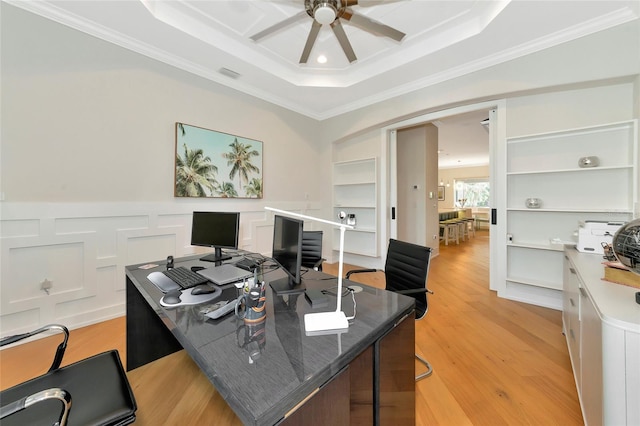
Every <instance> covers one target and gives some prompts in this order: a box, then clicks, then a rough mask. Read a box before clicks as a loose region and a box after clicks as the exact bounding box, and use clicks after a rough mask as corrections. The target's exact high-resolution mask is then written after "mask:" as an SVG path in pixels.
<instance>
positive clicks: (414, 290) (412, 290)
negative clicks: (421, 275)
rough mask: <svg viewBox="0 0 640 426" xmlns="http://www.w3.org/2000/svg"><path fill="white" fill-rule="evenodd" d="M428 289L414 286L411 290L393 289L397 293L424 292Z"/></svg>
mask: <svg viewBox="0 0 640 426" xmlns="http://www.w3.org/2000/svg"><path fill="white" fill-rule="evenodd" d="M427 291H428V290H427V289H426V288H414V289H411V290H395V293H398V294H405V295H406V294H418V293H426V292H427Z"/></svg>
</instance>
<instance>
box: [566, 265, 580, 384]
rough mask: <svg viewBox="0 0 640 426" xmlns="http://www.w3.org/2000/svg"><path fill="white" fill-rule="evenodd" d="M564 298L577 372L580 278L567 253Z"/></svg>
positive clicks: (567, 336)
mask: <svg viewBox="0 0 640 426" xmlns="http://www.w3.org/2000/svg"><path fill="white" fill-rule="evenodd" d="M562 300H563V303H562V325H563V331H564V335H565V336H566V338H567V346H568V347H569V357H570V358H571V363H572V365H573V366H574V373H575V372H576V371H578V372H579V371H580V340H579V339H580V309H579V306H580V279H579V278H578V273H577V272H576V270H575V268H574V267H573V265H572V264H571V262H570V261H569V258H568V257H567V255H565V262H564V278H563V290H562ZM575 379H576V384H577V385H578V388H580V382H581V379H582V378H581V376H580V374H575Z"/></svg>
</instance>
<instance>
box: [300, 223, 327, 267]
mask: <svg viewBox="0 0 640 426" xmlns="http://www.w3.org/2000/svg"><path fill="white" fill-rule="evenodd" d="M324 261H325V259H323V258H322V231H302V266H306V267H307V268H312V269H315V270H316V271H322V262H324Z"/></svg>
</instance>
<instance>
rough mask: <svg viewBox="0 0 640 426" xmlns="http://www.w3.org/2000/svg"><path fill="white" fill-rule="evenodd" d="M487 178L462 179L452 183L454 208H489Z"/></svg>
mask: <svg viewBox="0 0 640 426" xmlns="http://www.w3.org/2000/svg"><path fill="white" fill-rule="evenodd" d="M489 194H490V190H489V178H488V177H481V178H464V179H456V180H455V181H454V192H453V200H454V205H455V206H456V207H460V208H463V207H489Z"/></svg>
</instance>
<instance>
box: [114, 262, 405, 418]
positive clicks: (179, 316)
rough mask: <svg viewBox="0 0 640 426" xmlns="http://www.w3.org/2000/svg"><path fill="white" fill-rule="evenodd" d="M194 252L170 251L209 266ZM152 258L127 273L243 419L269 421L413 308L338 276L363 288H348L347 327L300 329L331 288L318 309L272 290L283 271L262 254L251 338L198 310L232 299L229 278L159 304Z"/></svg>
mask: <svg viewBox="0 0 640 426" xmlns="http://www.w3.org/2000/svg"><path fill="white" fill-rule="evenodd" d="M200 257H201V256H189V257H185V258H180V259H176V261H175V265H176V266H185V267H187V268H189V267H191V266H206V267H211V266H213V264H212V263H209V262H202V261H200V260H199V258H200ZM154 263H157V264H159V265H160V266H159V267H157V268H153V269H140V268H139V266H141V265H142V264H139V265H131V266H128V267H126V275H127V277H128V278H129V279H130V280H131V282H132V283H133V285H135V287H136V288H137V290H138V291H139V292H140V294H141V295H142V297H144V299H145V300H146V302H147V303H148V304H149V305H150V307H151V308H152V309H153V310H155V312H156V313H157V314H158V315H159V317H160V318H161V319H162V321H163V322H164V324H165V325H166V326H167V328H169V330H170V331H171V333H172V334H173V335H174V336H175V337H176V339H177V340H178V341H179V342H180V344H181V345H182V347H183V348H185V349H186V350H187V352H188V353H189V355H190V356H191V357H192V358H193V359H194V361H195V362H196V363H197V364H198V365H199V366H200V368H201V369H202V371H203V372H204V373H205V374H206V375H207V377H208V378H209V380H210V381H211V382H212V383H213V384H214V385H215V387H216V389H217V390H218V392H219V393H220V394H221V395H222V396H223V398H224V399H225V400H226V401H227V403H228V404H229V405H230V406H231V408H232V409H233V410H234V411H235V412H236V414H237V415H238V417H240V419H241V420H242V421H243V422H244V423H245V424H274V423H276V422H277V421H278V420H279V419H281V418H282V417H283V416H284V414H286V413H287V412H288V411H290V410H291V409H292V408H293V407H295V406H296V405H297V404H298V403H299V402H301V401H302V400H304V398H305V397H307V396H308V395H309V394H311V393H312V392H313V391H314V390H315V389H316V388H318V387H320V386H321V385H322V384H323V383H325V382H326V381H328V380H329V379H330V378H331V377H333V376H334V375H336V374H337V373H338V372H339V371H340V370H341V369H343V368H344V367H345V366H346V365H348V364H349V363H350V362H351V361H352V360H353V359H354V358H355V357H356V356H357V355H358V354H359V353H360V352H362V351H363V350H364V349H366V348H367V347H369V346H370V345H372V344H373V343H374V342H375V341H376V340H377V339H379V338H381V337H382V336H383V335H385V334H386V333H387V331H389V330H391V329H392V328H393V327H394V325H395V324H397V323H398V322H399V321H400V320H401V319H403V318H404V317H405V316H406V315H407V314H409V313H410V312H412V311H413V309H414V299H412V298H410V297H406V296H402V295H398V294H395V293H392V292H388V291H385V290H379V289H375V288H372V287H368V286H365V285H362V284H359V283H350V282H349V281H346V280H345V281H344V282H343V285H348V284H354V285H358V286H360V287H362V288H363V289H364V290H363V291H362V292H360V293H356V294H355V299H356V304H357V312H356V317H355V319H354V320H351V321H350V325H349V328H348V330H345V331H344V332H341V333H337V332H334V333H328V334H326V335H319V336H306V335H305V330H304V314H305V313H307V312H324V311H334V310H335V308H336V298H335V296H329V300H330V301H329V306H328V307H326V308H320V309H318V308H316V309H312V308H311V306H310V305H309V303H308V302H307V300H306V299H305V297H304V294H303V293H302V294H299V295H290V296H283V297H277V296H274V294H273V293H272V291H271V287H269V286H268V283H269V281H270V280H274V279H278V278H282V277H284V272H283V271H281V270H279V269H270V268H269V265H270V263H271V262H269V261H267V262H265V263H264V267H263V269H262V273H263V275H262V276H263V279H264V280H265V281H266V282H267V287H266V288H267V291H266V298H267V318H266V322H265V323H264V329H263V330H257V333H254V334H253V335H254V337H253V338H252V337H251V336H247V334H248V333H247V332H248V330H247V328H246V327H245V326H244V323H243V321H242V320H241V319H237V318H236V317H235V315H234V314H233V313H231V314H229V315H227V316H225V317H223V318H220V319H218V320H212V319H209V318H207V317H205V316H204V314H203V313H202V310H203V309H204V308H206V307H207V306H210V305H213V304H214V303H216V302H218V301H219V300H227V299H232V298H233V299H235V298H236V292H237V290H236V288H235V287H234V286H233V285H227V286H225V287H224V288H225V290H224V291H223V293H222V296H221V298H220V299H214V300H212V301H211V302H208V303H204V304H201V305H191V306H182V307H176V308H165V307H162V306H161V305H160V303H159V300H160V298H161V297H162V295H163V293H162V292H161V291H160V290H158V289H157V288H156V286H155V285H154V284H153V283H151V282H150V281H149V280H148V279H147V275H148V274H149V273H151V272H154V271H161V270H163V269H164V268H165V262H164V261H161V262H154ZM303 280H304V283H305V285H306V287H307V288H319V289H331V288H332V287H335V286H336V285H337V278H335V277H331V276H329V275H327V274H324V273H322V272H317V271H313V270H310V271H308V272H306V273H305V274H304V276H303ZM332 290H333V291H334V292H335V289H332ZM342 310H343V312H344V313H345V314H346V316H347V317H350V316H352V315H353V301H352V298H351V295H348V296H343V298H342ZM251 331H256V330H251Z"/></svg>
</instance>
